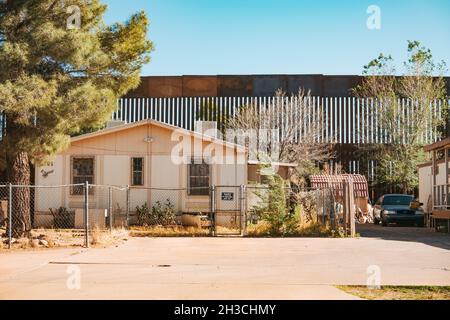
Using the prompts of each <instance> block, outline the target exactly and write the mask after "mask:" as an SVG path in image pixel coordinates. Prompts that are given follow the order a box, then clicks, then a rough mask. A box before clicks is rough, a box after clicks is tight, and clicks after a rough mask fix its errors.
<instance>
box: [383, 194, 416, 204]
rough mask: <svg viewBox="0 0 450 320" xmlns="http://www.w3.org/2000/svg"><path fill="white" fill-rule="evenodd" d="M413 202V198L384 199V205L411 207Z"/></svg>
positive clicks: (390, 197) (391, 197) (388, 197)
mask: <svg viewBox="0 0 450 320" xmlns="http://www.w3.org/2000/svg"><path fill="white" fill-rule="evenodd" d="M411 201H413V197H412V196H386V197H384V199H383V205H385V206H386V205H388V206H393V205H397V206H409V204H410V202H411Z"/></svg>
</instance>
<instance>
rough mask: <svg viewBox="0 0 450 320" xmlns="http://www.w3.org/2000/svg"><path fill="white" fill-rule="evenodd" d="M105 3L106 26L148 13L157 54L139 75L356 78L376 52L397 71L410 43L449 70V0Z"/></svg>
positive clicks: (132, 0)
mask: <svg viewBox="0 0 450 320" xmlns="http://www.w3.org/2000/svg"><path fill="white" fill-rule="evenodd" d="M103 2H104V3H107V4H108V7H109V10H108V13H107V15H106V21H107V22H108V23H110V22H114V21H125V20H126V19H127V18H128V17H129V16H130V15H131V14H132V13H133V12H136V11H139V10H145V12H146V13H147V14H148V16H149V18H150V20H151V25H150V32H149V38H150V39H151V40H152V41H153V42H154V44H155V51H154V52H153V53H152V61H151V62H150V64H148V65H146V66H145V67H144V69H143V71H142V75H183V74H189V75H197V74H273V73H274V74H319V73H322V74H361V72H362V67H363V66H364V65H365V64H367V62H369V61H370V60H371V59H372V58H375V57H376V56H377V55H378V54H379V53H380V52H383V53H387V54H388V53H389V54H392V55H393V57H394V58H395V60H396V61H397V62H398V64H399V65H400V66H401V62H402V61H404V60H405V58H406V45H407V40H419V41H421V42H422V43H423V44H424V45H425V46H427V47H429V48H431V49H432V51H433V54H434V56H435V58H436V59H437V60H445V61H446V62H447V66H448V68H450V1H449V0H338V1H337V0H103ZM370 5H376V6H378V7H379V8H380V10H381V11H380V13H381V29H379V30H369V28H368V27H367V24H366V22H367V19H368V18H369V16H370V14H368V13H367V8H368V7H369V6H370ZM399 69H401V68H400V67H399ZM447 75H449V72H448V71H447Z"/></svg>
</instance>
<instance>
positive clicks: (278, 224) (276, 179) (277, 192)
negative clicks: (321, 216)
mask: <svg viewBox="0 0 450 320" xmlns="http://www.w3.org/2000/svg"><path fill="white" fill-rule="evenodd" d="M267 182H268V185H269V189H268V192H267V193H266V194H265V195H263V196H261V197H262V198H263V205H261V206H259V207H256V208H254V211H255V213H256V215H257V216H258V217H259V218H261V219H262V220H263V221H265V222H266V223H267V225H268V228H269V230H268V232H269V233H270V234H273V235H277V234H281V235H286V234H290V233H293V232H294V231H295V230H296V229H297V228H298V221H299V219H298V214H297V212H296V210H293V211H292V210H289V208H288V205H287V202H288V196H289V191H288V189H287V184H286V182H285V181H284V180H283V179H282V178H281V177H280V176H279V175H278V174H274V175H271V176H268V177H267Z"/></svg>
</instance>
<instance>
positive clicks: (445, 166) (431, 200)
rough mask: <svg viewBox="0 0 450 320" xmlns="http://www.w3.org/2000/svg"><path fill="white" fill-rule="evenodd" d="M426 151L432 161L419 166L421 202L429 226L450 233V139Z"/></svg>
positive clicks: (437, 143)
mask: <svg viewBox="0 0 450 320" xmlns="http://www.w3.org/2000/svg"><path fill="white" fill-rule="evenodd" d="M424 149H425V151H426V152H429V153H431V156H432V161H430V162H427V163H424V164H421V165H419V201H420V202H422V203H423V204H424V211H425V213H427V214H428V216H429V225H430V226H431V227H434V228H436V229H437V230H443V231H447V232H450V180H449V177H450V168H449V162H450V154H449V153H450V137H449V138H446V139H444V140H441V141H439V142H436V143H433V144H430V145H427V146H425V148H424ZM433 168H434V169H433Z"/></svg>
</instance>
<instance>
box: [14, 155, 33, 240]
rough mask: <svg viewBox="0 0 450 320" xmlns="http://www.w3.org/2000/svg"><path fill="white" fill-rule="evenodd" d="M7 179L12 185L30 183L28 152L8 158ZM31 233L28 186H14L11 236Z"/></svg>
mask: <svg viewBox="0 0 450 320" xmlns="http://www.w3.org/2000/svg"><path fill="white" fill-rule="evenodd" d="M8 173H9V181H10V182H11V183H12V184H13V185H25V186H28V185H30V162H29V158H28V153H26V152H18V153H16V154H14V155H12V156H11V157H10V158H8ZM30 235H31V215H30V188H29V187H15V188H13V192H12V236H13V237H14V238H20V237H29V236H30Z"/></svg>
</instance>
